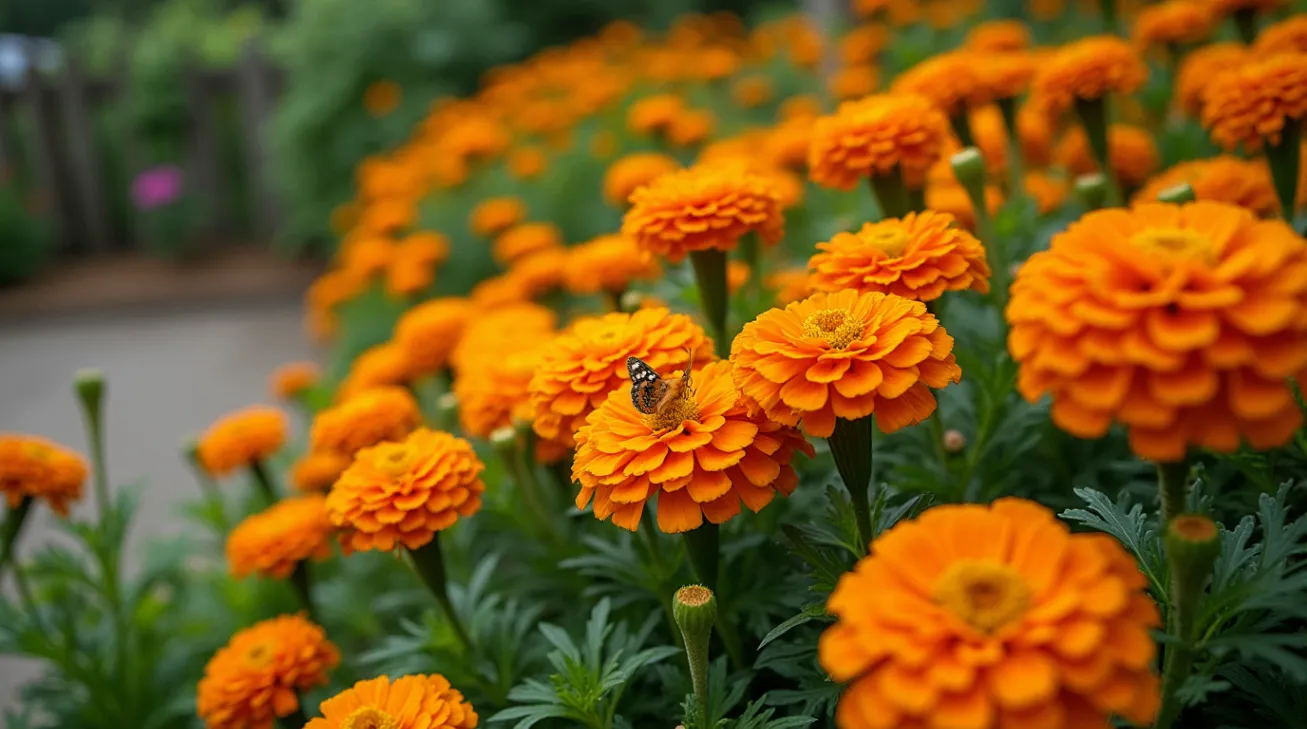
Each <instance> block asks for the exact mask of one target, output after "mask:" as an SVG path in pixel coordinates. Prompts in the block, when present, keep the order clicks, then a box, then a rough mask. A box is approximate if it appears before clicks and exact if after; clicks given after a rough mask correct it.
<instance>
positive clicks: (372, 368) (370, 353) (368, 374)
mask: <svg viewBox="0 0 1307 729" xmlns="http://www.w3.org/2000/svg"><path fill="white" fill-rule="evenodd" d="M413 374H414V372H413V365H412V363H411V362H410V361H409V358H408V355H407V353H406V352H405V350H404V348H403V347H401V346H399V345H398V344H396V343H395V342H383V343H381V344H378V345H376V346H373V347H368V348H367V349H365V350H363V351H362V352H361V353H359V355H358V356H357V357H355V358H354V361H353V362H352V363H350V367H349V374H347V375H345V379H344V380H342V381H341V383H340V387H339V388H338V389H337V390H336V397H337V398H338V399H344V398H347V397H349V396H351V395H353V394H354V393H357V392H362V391H363V390H369V389H372V388H374V387H383V386H386V385H402V384H404V383H405V382H408V380H409V378H410V377H412V376H413Z"/></svg>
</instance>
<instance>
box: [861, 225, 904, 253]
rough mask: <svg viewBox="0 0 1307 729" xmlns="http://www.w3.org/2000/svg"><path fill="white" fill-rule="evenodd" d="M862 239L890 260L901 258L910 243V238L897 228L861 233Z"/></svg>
mask: <svg viewBox="0 0 1307 729" xmlns="http://www.w3.org/2000/svg"><path fill="white" fill-rule="evenodd" d="M862 239H863V240H865V241H866V242H867V243H868V244H869V245H871V246H872V247H873V248H877V249H879V250H881V251H882V252H884V254H885V255H887V256H889V257H890V258H899V257H900V256H902V255H903V251H905V250H907V248H908V244H909V243H911V242H912V238H910V237H909V236H908V234H907V233H905V232H903V231H902V230H900V229H898V228H877V229H876V230H872V231H868V232H866V233H863V234H862Z"/></svg>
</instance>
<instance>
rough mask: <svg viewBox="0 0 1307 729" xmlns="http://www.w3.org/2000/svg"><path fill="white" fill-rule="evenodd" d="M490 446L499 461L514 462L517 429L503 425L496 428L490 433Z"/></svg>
mask: <svg viewBox="0 0 1307 729" xmlns="http://www.w3.org/2000/svg"><path fill="white" fill-rule="evenodd" d="M490 446H491V447H492V448H494V449H495V453H496V454H498V456H499V458H500V460H501V461H503V462H504V463H515V462H516V461H515V460H514V459H516V458H517V431H516V430H514V429H513V428H512V427H511V426H508V425H505V426H504V427H502V428H496V429H495V430H494V432H492V433H491V434H490Z"/></svg>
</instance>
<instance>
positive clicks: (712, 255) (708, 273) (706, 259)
mask: <svg viewBox="0 0 1307 729" xmlns="http://www.w3.org/2000/svg"><path fill="white" fill-rule="evenodd" d="M690 263H691V265H693V266H694V278H695V281H696V282H697V283H698V284H699V303H700V305H701V306H702V307H703V315H704V318H705V319H707V320H708V327H709V329H711V330H712V336H713V344H714V345H715V348H716V351H717V356H718V357H720V358H722V359H727V358H729V357H730V356H731V340H730V338H728V337H727V335H726V301H727V298H728V297H729V296H730V292H729V291H728V289H727V287H726V253H725V252H724V251H719V250H717V249H712V250H706V251H691V252H690Z"/></svg>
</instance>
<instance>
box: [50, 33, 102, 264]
mask: <svg viewBox="0 0 1307 729" xmlns="http://www.w3.org/2000/svg"><path fill="white" fill-rule="evenodd" d="M59 99H60V106H61V107H62V111H63V117H64V119H63V121H64V133H65V135H64V136H65V142H66V143H67V149H68V158H69V166H70V168H71V172H72V175H73V180H72V183H73V184H72V187H73V189H74V190H75V191H76V200H77V203H78V205H77V208H76V209H77V213H78V214H79V215H80V216H81V220H82V221H83V227H84V228H85V231H86V239H87V242H88V243H89V244H90V247H91V249H92V250H94V251H96V252H103V251H106V250H108V249H109V240H110V238H111V237H112V225H113V224H112V222H111V221H110V220H109V208H108V205H107V203H106V200H105V184H104V177H103V175H102V169H101V167H102V166H101V164H100V155H99V150H98V149H97V145H96V138H95V123H94V120H93V119H92V118H91V114H92V113H94V112H93V110H92V109H91V105H90V104H89V103H87V99H86V83H85V79H84V78H83V75H82V71H81V66H80V64H79V63H78V62H77V59H76V58H72V57H69V58H68V59H67V60H66V62H65V69H64V74H63V76H62V78H61V79H60V88H59Z"/></svg>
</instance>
